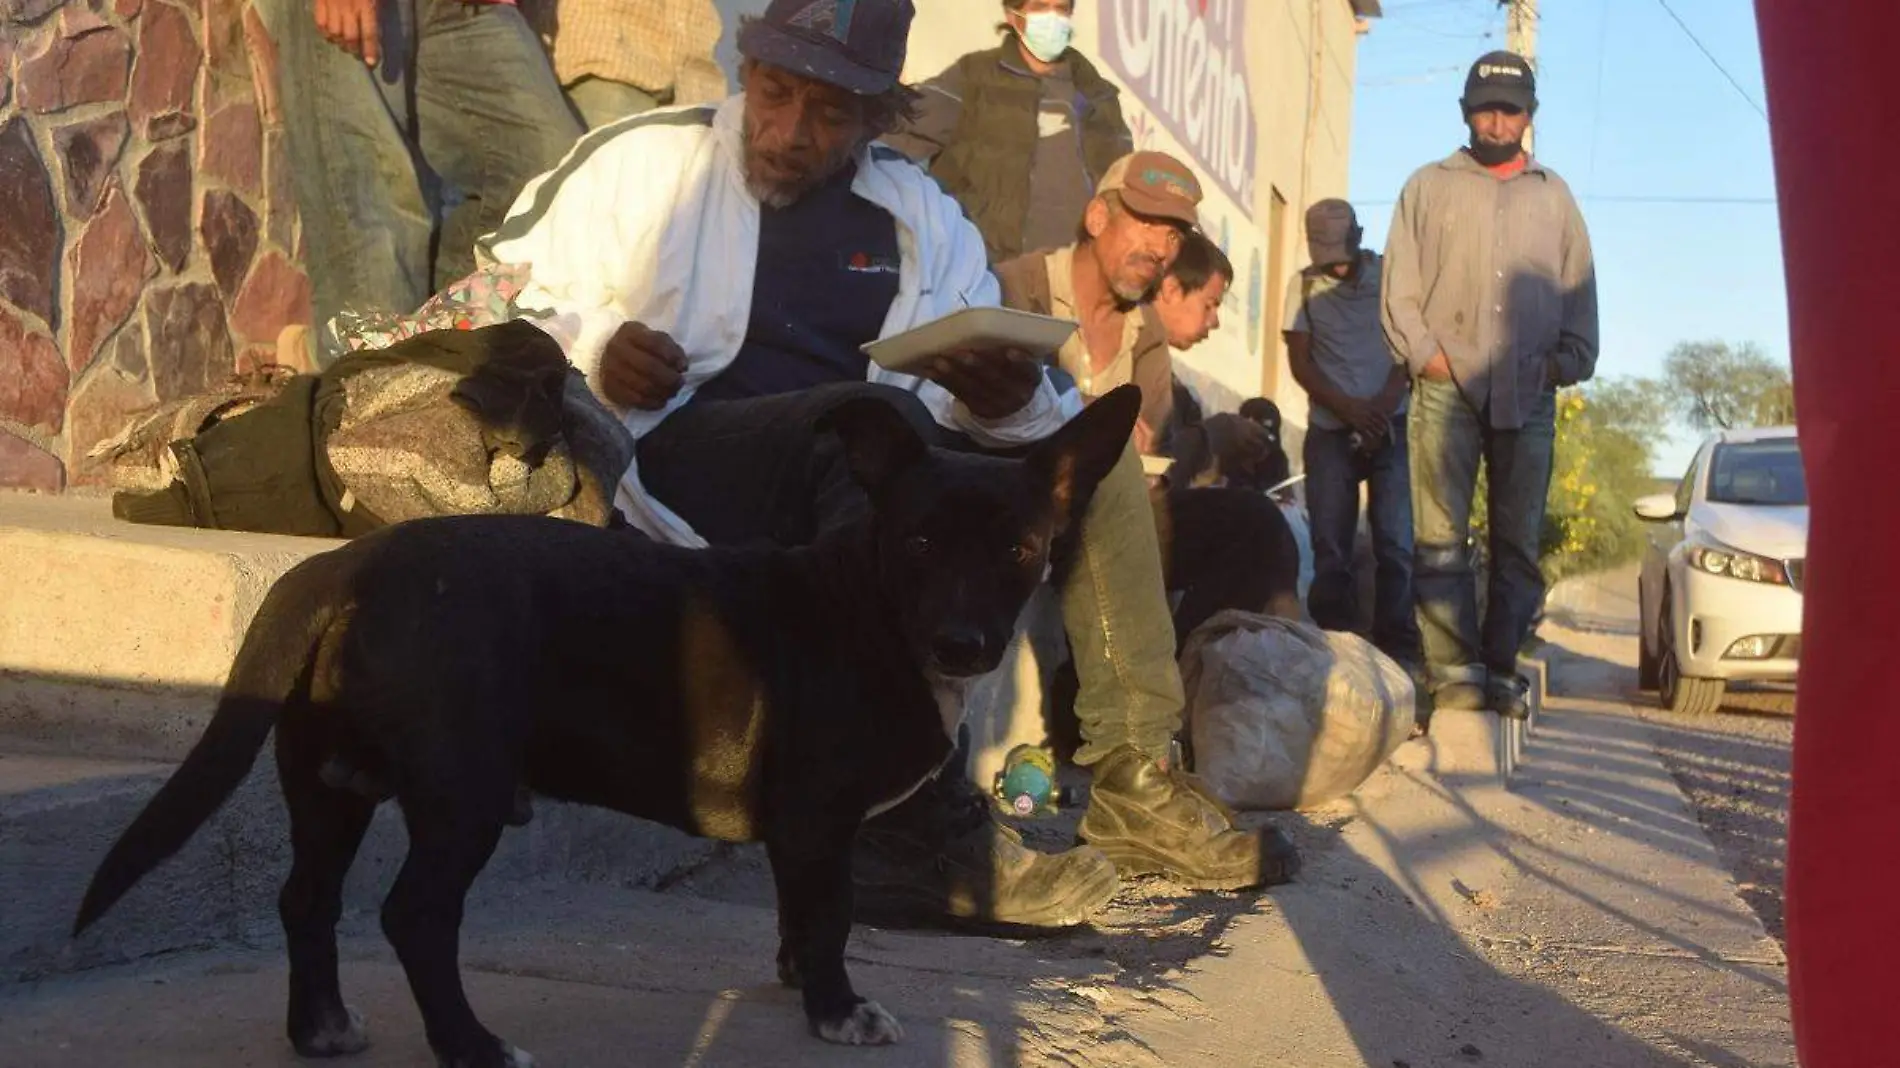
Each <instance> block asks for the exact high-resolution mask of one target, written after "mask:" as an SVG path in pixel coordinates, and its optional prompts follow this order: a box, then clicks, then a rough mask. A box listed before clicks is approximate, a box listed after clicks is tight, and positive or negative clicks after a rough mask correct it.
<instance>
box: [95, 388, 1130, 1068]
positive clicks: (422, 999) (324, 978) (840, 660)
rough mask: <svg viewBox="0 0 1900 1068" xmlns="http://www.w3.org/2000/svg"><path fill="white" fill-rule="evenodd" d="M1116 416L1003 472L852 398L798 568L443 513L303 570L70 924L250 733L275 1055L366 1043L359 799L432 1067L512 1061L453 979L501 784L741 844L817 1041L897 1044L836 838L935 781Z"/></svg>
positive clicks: (127, 875) (225, 767) (1102, 415)
mask: <svg viewBox="0 0 1900 1068" xmlns="http://www.w3.org/2000/svg"><path fill="white" fill-rule="evenodd" d="M1138 407H1139V395H1138V393H1137V392H1136V390H1135V389H1134V388H1133V387H1124V388H1123V389H1121V390H1117V391H1115V392H1114V393H1111V394H1110V395H1108V396H1107V397H1105V398H1103V399H1102V400H1100V401H1097V402H1096V403H1095V404H1093V405H1091V406H1090V407H1089V409H1088V410H1087V411H1086V412H1085V413H1084V414H1083V415H1081V416H1079V417H1077V418H1076V419H1075V420H1073V421H1072V422H1070V423H1069V425H1068V426H1066V427H1064V428H1063V429H1062V430H1061V431H1059V432H1058V433H1057V434H1056V435H1054V436H1053V437H1051V438H1050V439H1049V440H1048V441H1046V442H1044V443H1042V444H1041V445H1039V446H1036V447H1035V448H1034V449H1032V450H1030V451H1029V453H1028V454H1027V455H1026V456H1025V457H1024V458H1022V459H1020V460H1006V459H1000V458H996V457H990V456H980V455H972V454H967V453H952V452H946V451H943V450H939V449H928V448H926V447H925V445H924V443H923V442H922V440H921V439H920V438H919V437H918V436H917V434H916V433H915V432H914V431H913V430H912V429H911V427H910V426H909V425H908V424H907V423H906V422H905V421H904V419H903V418H902V417H901V416H900V415H899V414H898V413H897V412H896V410H895V409H893V408H892V407H890V406H889V405H887V404H885V403H883V402H881V401H878V400H875V399H868V398H861V399H856V400H851V401H847V402H845V403H843V404H842V405H840V406H839V407H838V408H836V409H834V410H833V411H832V412H831V413H830V414H829V415H828V416H827V417H826V420H825V421H826V422H827V423H829V424H830V426H831V428H832V429H835V430H836V432H837V433H838V434H839V435H840V436H841V438H842V439H843V442H844V453H845V457H846V461H847V463H848V464H849V466H850V468H851V472H852V475H853V477H854V478H855V479H856V480H857V481H858V483H859V484H860V485H862V486H863V487H864V488H865V490H866V491H867V493H868V495H869V497H870V499H871V505H872V508H871V515H870V517H868V518H867V519H866V520H865V521H863V522H860V523H857V524H853V525H851V526H849V527H847V528H845V529H843V530H841V531H839V532H837V533H835V534H833V535H830V536H827V537H826V538H824V539H821V540H820V541H819V542H818V543H816V544H814V545H811V546H809V547H806V548H802V549H712V550H705V551H692V550H684V549H674V548H669V547H665V546H661V545H658V544H655V543H653V542H651V541H648V540H647V539H645V538H644V537H642V536H641V535H639V534H637V533H635V532H633V531H630V530H599V529H595V528H591V527H586V526H582V525H580V524H576V523H569V522H565V521H562V520H554V519H543V518H537V517H498V516H481V517H475V516H469V517H459V518H443V519H431V520H421V521H417V522H412V523H405V524H401V525H398V526H395V527H391V528H388V529H386V530H382V531H378V532H376V533H373V534H370V535H368V536H366V537H363V538H361V539H359V540H357V541H355V542H353V543H351V544H350V545H348V546H346V547H344V548H341V549H338V550H336V551H334V552H330V553H326V554H324V555H322V556H318V557H314V558H312V559H310V560H308V561H306V562H304V563H302V564H300V565H298V566H297V567H296V568H294V569H292V570H291V571H290V572H289V573H288V574H286V575H285V576H284V577H283V578H282V579H281V580H280V581H279V582H278V583H277V585H276V586H275V587H274V588H273V589H272V590H271V592H270V595H269V596H268V597H267V598H266V599H265V602H264V604H263V606H262V608H260V610H259V612H258V615H257V618H256V620H255V621H254V622H253V623H252V625H251V628H250V630H249V632H248V633H247V634H246V635H245V639H244V644H243V647H242V649H241V650H240V652H239V654H238V657H237V660H236V663H235V664H234V665H233V667H232V670H231V676H230V679H229V681H228V683H227V684H226V686H225V690H224V694H223V696H222V698H221V700H220V702H219V705H218V710H217V713H216V715H215V716H214V717H213V719H212V721H211V724H210V726H209V727H208V728H207V729H206V731H205V734H204V736H203V737H202V738H201V739H200V740H199V742H198V744H197V745H196V747H194V748H193V749H192V751H191V754H190V755H189V756H188V757H187V758H186V760H185V762H184V764H183V765H182V766H181V767H180V768H179V770H178V771H177V773H176V774H174V775H173V776H172V778H171V779H170V780H169V781H168V782H166V783H165V785H164V786H163V787H162V788H161V789H160V791H159V793H158V794H157V796H156V797H154V798H153V800H152V801H151V803H150V804H148V805H147V806H146V808H145V810H144V811H143V812H141V813H140V814H139V816H138V818H137V819H136V820H135V821H134V822H133V824H132V826H131V827H130V828H129V829H128V830H127V831H126V832H125V834H124V835H123V836H122V837H121V838H120V839H119V841H118V842H117V843H116V844H115V845H114V846H113V847H112V850H111V852H110V853H109V854H108V855H107V856H106V858H105V860H104V862H103V863H102V864H101V865H100V868H99V870H98V872H97V873H95V875H94V876H93V880H92V885H91V886H90V887H89V888H88V889H87V892H86V898H85V901H84V903H83V904H82V906H81V907H80V911H79V916H78V920H77V924H76V927H75V932H77V931H78V930H83V929H84V928H86V927H87V926H88V925H89V924H91V923H93V922H94V921H95V920H97V919H98V918H99V917H100V915H101V914H103V913H104V912H105V911H106V910H107V909H108V908H110V907H111V906H112V904H113V903H114V902H116V901H117V900H118V899H119V898H120V897H121V896H122V895H123V894H125V893H126V892H127V891H128V890H130V889H131V888H132V886H133V884H134V883H136V882H137V881H138V880H139V879H140V877H142V876H143V875H144V874H145V873H146V872H148V871H150V870H151V869H152V868H153V867H154V866H156V865H157V864H158V863H160V862H161V861H163V860H164V859H165V858H166V857H168V856H170V855H171V854H172V853H173V852H175V851H176V850H177V849H178V848H179V847H180V846H182V845H183V844H184V843H185V841H186V840H187V839H189V838H190V837H191V835H192V834H193V833H194V832H195V831H196V829H197V828H198V827H199V826H201V825H202V824H203V823H204V822H205V820H207V819H208V818H210V816H211V815H212V813H213V812H215V811H216V810H217V808H218V807H219V805H221V804H222V803H223V801H224V800H225V798H226V797H228V796H229V795H230V793H231V792H232V790H234V789H235V788H236V787H237V785H238V784H239V782H241V781H242V780H243V778H244V777H245V775H246V774H247V772H248V770H249V768H250V766H251V764H252V762H253V761H254V760H255V758H256V754H257V752H258V750H259V749H261V748H262V747H263V744H264V741H265V739H266V737H267V736H268V735H269V734H270V732H271V730H272V729H273V728H275V730H276V732H277V746H276V749H277V762H278V771H279V777H280V779H281V780H282V785H283V791H284V799H285V802H286V804H287V806H288V808H289V810H290V823H291V839H292V845H293V853H294V860H293V863H292V867H291V872H290V877H289V879H288V880H287V882H286V883H285V885H284V889H283V893H282V896H281V898H280V900H279V907H280V912H281V915H282V919H283V923H284V931H285V936H286V940H287V943H288V945H287V949H288V953H289V957H290V991H289V1016H288V1029H289V1034H290V1039H291V1042H292V1043H293V1044H294V1045H295V1046H296V1048H297V1050H298V1051H299V1052H300V1053H303V1054H306V1055H313V1056H322V1055H333V1054H340V1053H348V1052H353V1051H355V1050H358V1049H361V1048H363V1047H364V1046H365V1045H366V1044H367V1041H368V1040H367V1038H366V1036H365V1034H364V1032H363V1029H362V1023H361V1020H360V1018H358V1017H356V1016H355V1014H354V1013H353V1012H351V1010H349V1009H348V1008H346V1007H345V1006H344V1004H343V1000H342V995H341V992H340V989H339V986H338V977H337V949H336V931H335V928H336V922H337V918H338V913H339V910H340V908H341V902H340V895H341V889H342V884H343V878H344V875H345V873H346V872H347V870H348V868H349V866H350V862H351V859H352V858H353V856H354V855H355V853H356V850H357V846H358V845H359V843H360V842H361V839H362V835H363V833H364V830H365V829H366V828H367V826H368V825H369V821H370V816H371V815H372V813H373V812H374V811H375V808H376V805H377V802H378V800H379V795H381V794H383V793H388V794H393V796H394V797H395V798H396V800H397V801H398V802H399V803H400V804H401V806H402V810H403V816H404V819H405V821H406V823H407V826H408V830H409V840H410V846H409V856H408V859H407V861H406V862H405V863H404V865H403V867H402V870H401V872H400V873H399V874H398V876H397V878H396V883H395V886H394V887H393V888H392V890H391V891H390V894H389V897H388V899H387V900H386V902H385V903H384V906H383V913H382V920H383V930H384V932H385V934H386V935H387V936H388V938H389V941H390V943H391V944H392V945H393V946H394V947H395V950H396V954H397V956H398V958H399V959H400V960H401V962H402V965H403V968H404V969H405V971H406V972H407V973H408V977H409V982H410V987H411V990H412V991H413V993H414V994H415V998H416V1002H417V1005H418V1007H419V1008H420V1010H421V1013H422V1017H423V1022H424V1025H425V1027H426V1029H427V1032H428V1037H429V1043H430V1045H431V1046H432V1047H434V1049H435V1051H436V1053H437V1055H438V1057H439V1058H440V1059H441V1062H442V1063H443V1064H450V1065H468V1066H481V1068H490V1066H513V1065H519V1064H523V1063H526V1057H525V1055H523V1054H521V1053H520V1052H519V1051H517V1050H514V1049H513V1047H511V1046H509V1045H507V1044H506V1043H504V1042H502V1041H501V1040H500V1039H498V1038H496V1037H495V1036H494V1035H493V1034H491V1033H489V1032H488V1031H487V1030H486V1029H485V1028H483V1026H482V1025H481V1023H480V1022H479V1021H477V1019H476V1017H475V1014H474V1012H473V1011H472V1010H471V1009H470V1007H469V1004H468V1001H467V999H466V997H465V996H464V994H463V991H462V983H461V977H460V975H459V971H458V966H457V942H458V938H459V929H460V925H461V916H462V908H463V901H464V898H465V896H466V894H467V891H468V888H469V885H470V883H471V882H472V881H473V880H474V878H475V876H476V874H477V873H478V872H480V871H481V869H482V867H483V865H484V864H486V863H487V861H488V858H489V856H490V854H491V853H492V852H493V850H494V848H495V845H496V842H497V840H498V839H499V838H500V836H501V833H502V828H503V826H504V825H505V824H507V823H509V822H511V821H518V820H519V819H522V818H525V816H526V813H525V812H524V811H522V810H521V799H522V798H523V797H524V796H525V791H532V792H534V793H537V794H542V795H545V796H548V797H552V798H558V799H562V800H567V801H575V802H581V803H584V804H590V805H598V806H603V807H607V808H612V809H616V810H619V811H622V812H627V813H631V814H634V815H638V816H642V817H645V818H648V819H652V820H657V821H660V822H663V823H668V824H671V825H673V826H675V827H679V828H682V829H684V830H687V831H690V832H692V833H695V834H699V835H704V836H708V837H716V838H722V839H728V840H763V841H764V842H765V845H766V850H767V853H768V855H769V857H770V860H771V864H772V871H773V877H774V879H775V880H776V882H777V886H778V896H779V929H780V936H781V941H780V946H779V951H778V963H779V975H780V978H781V979H783V980H784V981H785V982H786V983H788V984H791V985H796V986H800V987H802V990H803V997H804V1003H805V1012H806V1015H807V1017H808V1018H809V1021H810V1024H811V1027H812V1029H813V1030H814V1031H816V1032H817V1033H819V1034H820V1035H822V1036H823V1037H825V1038H828V1039H830V1040H832V1041H838V1042H848V1043H866V1044H871V1043H884V1042H890V1041H895V1040H896V1039H897V1038H898V1037H899V1035H900V1034H901V1030H900V1029H899V1028H898V1026H897V1024H896V1021H895V1020H893V1019H891V1017H890V1016H889V1015H888V1014H887V1013H885V1012H884V1010H883V1009H881V1008H879V1007H878V1006H877V1005H876V1004H875V1003H874V1002H868V1001H866V1000H865V999H863V998H861V997H859V996H858V995H857V994H856V993H855V992H854V991H853V990H852V987H851V983H850V980H849V979H848V978H847V976H846V975H845V969H844V947H845V939H846V937H847V934H848V932H849V929H850V924H851V875H850V853H851V847H852V840H853V835H854V834H855V832H856V829H857V827H858V824H859V823H860V822H861V821H862V820H863V819H864V817H865V815H866V814H867V812H869V811H872V810H876V809H879V808H881V807H885V806H888V805H890V804H892V803H895V802H896V801H897V800H899V799H901V798H903V797H905V796H907V795H908V794H909V793H910V792H911V791H912V790H914V789H915V788H916V787H917V786H918V785H919V784H920V783H921V782H922V781H923V780H925V779H926V778H928V777H929V776H930V775H932V774H934V773H935V772H936V771H937V769H938V768H940V767H941V766H942V764H943V762H944V760H945V758H946V757H947V756H948V755H949V753H950V750H951V744H950V740H949V737H948V731H947V729H946V728H951V727H953V726H954V724H953V723H950V722H946V713H945V712H944V710H943V709H942V708H941V707H940V703H939V697H940V696H941V691H943V690H944V688H945V687H946V686H948V685H952V683H953V680H955V679H957V678H960V677H968V676H972V675H975V674H980V673H982V672H985V671H988V670H990V669H993V668H994V667H995V666H996V665H997V663H998V662H999V660H1000V658H1001V655H1002V652H1003V648H1004V646H1005V645H1006V644H1007V641H1008V639H1009V636H1010V633H1011V630H1012V628H1013V626H1014V624H1015V621H1016V617H1017V615H1018V614H1019V612H1020V610H1021V608H1022V606H1023V603H1024V601H1025V600H1026V599H1027V598H1028V596H1029V594H1030V592H1031V590H1032V589H1033V588H1034V587H1035V586H1036V584H1037V583H1038V582H1039V581H1040V580H1041V578H1042V576H1043V571H1044V565H1045V560H1046V555H1047V552H1048V547H1049V545H1050V544H1051V542H1052V540H1053V539H1054V538H1055V537H1056V536H1057V535H1059V534H1060V533H1062V532H1063V531H1064V530H1065V529H1067V528H1068V527H1069V526H1070V525H1071V524H1072V523H1073V522H1074V520H1075V518H1076V517H1078V516H1080V515H1081V514H1082V511H1083V509H1084V508H1085V507H1086V504H1087V501H1088V499H1089V497H1090V495H1091V493H1092V492H1093V490H1094V487H1095V484H1096V483H1097V482H1098V481H1099V480H1100V479H1101V478H1102V477H1103V476H1104V475H1105V474H1106V473H1107V472H1108V470H1109V469H1110V468H1111V467H1112V466H1113V465H1114V463H1115V461H1116V459H1117V458H1118V457H1119V456H1120V455H1121V453H1122V451H1123V449H1124V447H1125V446H1126V443H1127V441H1128V436H1129V431H1130V428H1131V427H1132V425H1133V422H1134V418H1135V413H1136V410H1137V408H1138Z"/></svg>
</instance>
